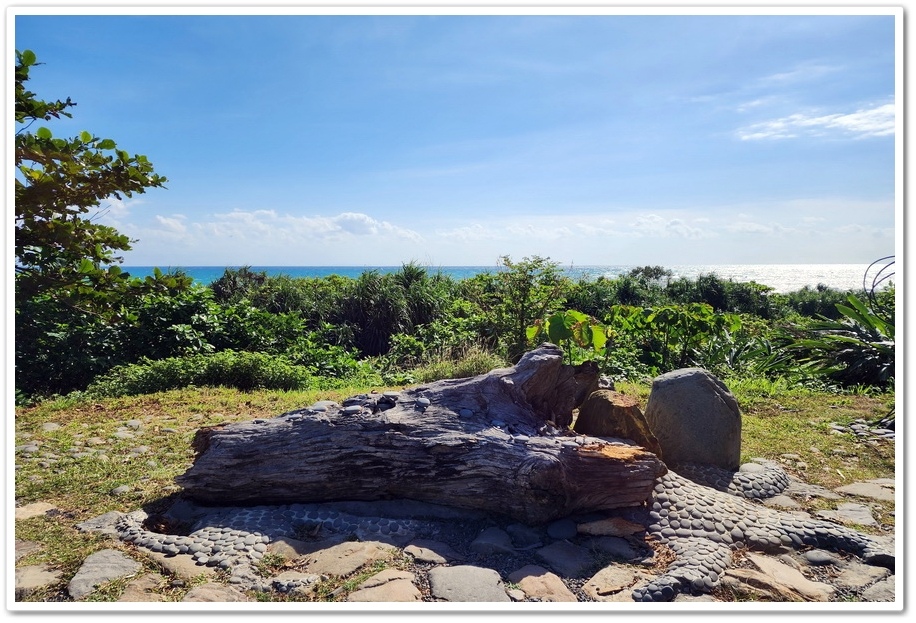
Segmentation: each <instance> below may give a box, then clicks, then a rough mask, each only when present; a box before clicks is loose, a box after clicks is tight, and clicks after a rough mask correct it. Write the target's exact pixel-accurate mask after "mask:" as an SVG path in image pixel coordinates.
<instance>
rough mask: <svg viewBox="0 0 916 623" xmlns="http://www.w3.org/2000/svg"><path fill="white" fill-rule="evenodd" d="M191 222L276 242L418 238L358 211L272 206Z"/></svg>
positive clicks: (215, 231) (204, 228) (217, 232)
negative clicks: (290, 210) (312, 212)
mask: <svg viewBox="0 0 916 623" xmlns="http://www.w3.org/2000/svg"><path fill="white" fill-rule="evenodd" d="M194 226H195V227H196V228H197V229H198V230H199V231H201V232H210V233H212V234H213V235H218V236H232V237H237V238H240V239H249V240H250V239H270V240H274V241H277V242H281V241H282V242H289V243H294V242H297V241H298V242H304V241H309V240H311V241H316V240H331V241H344V240H352V239H359V238H372V237H385V236H387V237H396V238H402V239H406V240H413V241H421V240H422V239H423V238H422V236H420V234H418V233H417V232H416V231H414V230H412V229H408V228H405V227H399V226H397V225H394V224H393V223H390V222H388V221H380V220H378V219H376V218H373V217H371V216H369V215H368V214H363V213H361V212H343V213H341V214H337V215H334V216H294V215H290V214H278V213H277V212H276V211H275V210H253V211H243V210H236V211H234V212H229V213H224V214H215V215H213V216H212V217H211V218H210V219H209V220H206V221H200V222H197V223H195V224H194Z"/></svg>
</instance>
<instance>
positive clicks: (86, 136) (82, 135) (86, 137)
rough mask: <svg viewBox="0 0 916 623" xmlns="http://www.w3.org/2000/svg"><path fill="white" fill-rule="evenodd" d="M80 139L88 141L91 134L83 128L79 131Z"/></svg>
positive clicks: (90, 138)
mask: <svg viewBox="0 0 916 623" xmlns="http://www.w3.org/2000/svg"><path fill="white" fill-rule="evenodd" d="M80 140H81V141H83V142H84V143H89V142H91V141H92V134H90V133H89V132H87V131H86V130H83V131H82V132H80Z"/></svg>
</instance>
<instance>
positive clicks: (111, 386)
mask: <svg viewBox="0 0 916 623" xmlns="http://www.w3.org/2000/svg"><path fill="white" fill-rule="evenodd" d="M310 381H311V378H310V376H309V374H308V371H307V370H306V369H305V368H304V367H303V366H297V365H294V364H292V363H290V362H289V360H288V359H286V358H285V357H281V356H273V355H267V354H264V353H247V352H236V351H222V352H219V353H215V354H212V355H191V356H187V357H169V358H166V359H159V360H155V361H153V360H150V359H144V360H142V361H141V362H139V363H134V364H128V365H123V366H117V367H115V368H113V369H112V370H111V371H109V372H108V373H106V374H103V375H101V376H99V377H97V378H96V379H95V380H94V381H93V382H92V383H91V384H90V385H89V387H88V389H87V390H86V393H87V394H89V395H91V396H99V397H105V396H111V397H113V396H133V395H137V394H151V393H155V392H161V391H167V390H170V389H179V388H182V387H188V386H190V385H209V386H224V387H234V388H236V389H240V390H242V391H251V390H254V389H275V390H287V391H288V390H294V389H307V388H308V387H309V386H310Z"/></svg>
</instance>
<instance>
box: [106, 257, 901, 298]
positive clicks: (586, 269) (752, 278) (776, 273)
mask: <svg viewBox="0 0 916 623" xmlns="http://www.w3.org/2000/svg"><path fill="white" fill-rule="evenodd" d="M245 266H247V267H248V268H249V269H250V270H252V271H254V272H265V273H267V274H268V275H270V276H280V275H285V276H288V277H291V278H324V277H328V276H331V275H339V276H341V277H350V278H356V277H359V276H360V275H361V274H362V273H364V272H367V271H373V270H374V271H378V272H380V273H391V272H396V271H398V270H400V269H401V267H402V265H396V266H393V265H373V264H352V265H311V266H309V265H245V264H239V265H228V266H227V265H219V264H214V265H193V266H190V265H187V266H186V265H169V266H165V265H159V266H158V268H159V269H160V270H161V271H163V272H174V271H182V272H184V273H186V274H187V275H189V276H190V277H192V278H193V279H194V281H195V282H196V283H199V284H201V285H209V284H210V283H212V282H213V281H216V280H217V279H219V278H220V277H221V276H222V275H223V273H224V272H225V271H226V270H227V269H233V270H236V269H239V268H242V267H245ZM420 266H422V267H423V268H425V269H426V270H427V271H428V272H430V273H432V274H435V273H437V272H439V273H442V274H445V275H448V276H450V277H452V278H454V279H459V280H460V279H466V278H470V277H473V276H474V275H477V274H481V273H486V272H499V271H500V270H504V269H503V268H502V267H501V266H498V265H495V264H494V265H492V266H484V265H430V264H420ZM639 266H646V264H583V265H568V266H564V265H563V264H560V265H559V268H560V270H561V272H562V273H563V274H565V275H567V276H568V277H570V278H574V279H597V278H599V277H604V278H607V279H614V278H617V277H619V276H621V275H624V274H626V273H628V272H629V271H630V270H632V269H634V268H637V267H639ZM657 266H662V267H663V268H665V269H666V270H670V271H671V272H672V279H679V278H682V277H683V278H687V279H695V278H697V277H698V276H700V275H710V274H714V275H716V276H717V277H719V278H720V279H725V280H729V279H730V280H733V281H736V282H739V283H747V282H755V283H758V284H761V285H765V286H768V287H770V288H773V291H774V292H777V293H787V292H794V291H796V290H800V289H802V288H804V287H805V286H808V287H810V288H816V287H818V286H820V285H823V286H826V287H829V288H833V289H837V290H854V291H860V290H862V289H863V286H864V284H866V283H867V284H870V283H871V281H872V279H873V278H874V276H875V275H877V274H878V272H879V271H880V270H881V267H882V265H881V264H876V265H874V266H872V265H870V264H828V263H820V264H797V263H796V264H789V263H772V264H762V263H758V264H675V265H670V266H665V265H661V264H657ZM870 266H871V270H869V267H870ZM121 268H122V269H123V270H125V271H126V272H128V273H130V274H131V275H132V276H134V277H145V276H148V275H152V274H153V272H154V270H155V268H157V267H156V266H152V265H149V266H143V265H123V266H121ZM892 269H893V267H891V269H890V270H892ZM866 271H868V275H867V281H866ZM887 274H888V270H885V271H884V272H883V273H882V274H881V276H884V275H887Z"/></svg>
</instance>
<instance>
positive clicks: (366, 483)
mask: <svg viewBox="0 0 916 623" xmlns="http://www.w3.org/2000/svg"><path fill="white" fill-rule="evenodd" d="M592 377H594V378H592ZM596 382H597V372H596V371H595V370H593V369H592V368H579V369H578V370H577V369H576V368H574V367H572V366H568V365H564V364H563V353H562V351H561V350H560V349H559V348H557V347H556V346H554V345H552V344H543V345H541V346H540V347H539V348H537V349H535V350H534V351H531V352H529V353H527V354H526V355H525V356H524V357H523V358H522V359H521V360H520V361H519V363H518V364H517V365H515V366H513V367H511V368H503V369H498V370H493V371H491V372H489V373H487V374H484V375H481V376H477V377H473V378H469V379H458V380H445V381H437V382H435V383H431V384H429V385H424V386H421V387H416V388H412V389H409V390H405V391H403V392H399V393H397V394H385V395H364V396H357V397H354V398H352V399H348V400H346V401H344V404H343V406H337V405H334V406H330V407H329V408H327V410H325V411H323V412H322V411H321V410H320V408H319V409H316V408H307V409H301V410H298V411H292V412H290V413H286V414H283V415H281V416H279V417H276V418H273V419H269V420H255V421H253V422H245V423H236V424H230V425H224V426H217V427H210V428H204V429H201V430H199V431H198V432H197V435H196V437H195V440H194V447H195V449H196V450H197V451H198V454H197V457H196V459H195V461H194V464H193V465H192V466H191V468H190V469H188V471H187V472H185V473H184V474H183V475H181V476H179V477H178V478H177V479H176V482H178V484H179V485H181V486H182V487H183V488H184V490H185V493H186V495H188V496H189V497H191V498H192V499H194V500H196V501H198V502H201V503H204V504H217V505H227V504H231V505H254V504H279V503H305V502H317V501H333V500H378V499H395V498H407V499H414V500H420V501H425V502H434V503H439V504H447V505H451V506H457V507H463V508H474V509H481V510H486V511H491V512H496V513H502V514H506V515H509V516H511V517H513V518H515V519H517V520H520V521H525V522H529V523H539V522H544V521H549V520H552V519H556V518H559V517H564V516H566V515H569V514H572V513H575V512H586V511H595V510H607V509H612V508H625V507H634V506H639V505H641V504H643V503H644V502H645V500H646V499H647V498H648V496H649V493H650V491H651V489H652V486H653V482H654V480H655V478H656V477H657V476H660V475H662V474H664V473H665V472H666V471H667V468H666V467H665V466H664V464H663V463H662V462H661V461H660V460H659V459H658V457H656V456H655V455H654V454H652V453H650V452H648V451H646V450H644V449H643V448H640V447H639V446H636V445H634V444H633V442H630V441H627V440H621V439H610V438H597V437H587V436H581V435H580V436H576V435H575V433H574V432H573V431H571V430H569V429H567V428H565V426H564V427H561V428H559V429H558V428H556V427H554V425H553V423H554V422H558V421H559V422H566V423H568V422H569V421H571V418H572V410H573V409H574V408H575V407H576V406H577V404H576V401H577V400H581V399H582V398H581V394H582V393H584V392H583V387H586V386H591V384H592V383H596Z"/></svg>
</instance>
